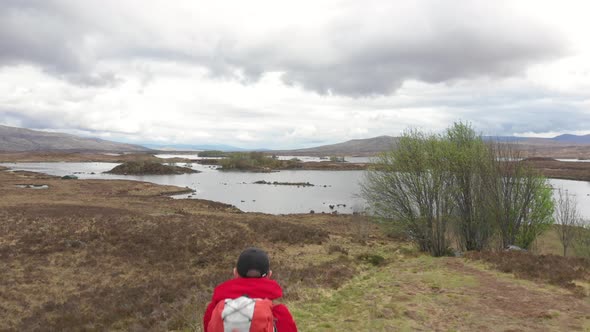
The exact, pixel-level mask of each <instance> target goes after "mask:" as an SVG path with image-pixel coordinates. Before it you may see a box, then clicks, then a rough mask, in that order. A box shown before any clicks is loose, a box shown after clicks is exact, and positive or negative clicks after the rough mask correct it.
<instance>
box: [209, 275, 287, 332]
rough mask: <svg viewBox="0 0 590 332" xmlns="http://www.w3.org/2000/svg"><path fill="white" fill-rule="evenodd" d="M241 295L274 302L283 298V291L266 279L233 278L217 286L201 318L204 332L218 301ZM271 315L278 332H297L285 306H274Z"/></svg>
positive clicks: (274, 282)
mask: <svg viewBox="0 0 590 332" xmlns="http://www.w3.org/2000/svg"><path fill="white" fill-rule="evenodd" d="M242 295H247V296H249V297H251V298H260V299H269V300H276V299H278V298H280V297H282V296H283V289H282V288H281V286H279V284H278V283H277V282H276V281H274V280H271V279H268V278H235V279H231V280H228V281H226V282H224V283H222V284H220V285H218V286H217V287H215V290H214V291H213V297H212V298H211V302H210V303H209V305H208V306H207V310H206V311H205V316H203V324H204V326H205V330H204V331H205V332H207V325H209V321H210V320H211V314H212V313H213V309H215V306H216V305H217V303H218V302H219V301H221V300H225V299H235V298H238V297H240V296H242ZM272 313H273V316H274V318H275V319H276V327H277V331H278V332H297V326H296V325H295V321H294V320H293V316H291V313H290V312H289V309H287V306H285V305H284V304H275V305H274V306H273V308H272Z"/></svg>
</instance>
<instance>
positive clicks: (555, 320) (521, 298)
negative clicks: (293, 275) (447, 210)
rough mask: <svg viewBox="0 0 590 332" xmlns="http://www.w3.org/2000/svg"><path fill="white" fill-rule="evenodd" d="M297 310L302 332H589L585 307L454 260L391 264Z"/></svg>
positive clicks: (588, 305) (557, 292)
mask: <svg viewBox="0 0 590 332" xmlns="http://www.w3.org/2000/svg"><path fill="white" fill-rule="evenodd" d="M390 259H391V261H390V263H389V264H388V265H387V266H384V267H367V270H366V271H365V272H364V273H362V274H361V275H359V276H357V277H355V278H354V279H352V280H351V281H350V282H348V283H347V284H346V285H345V286H343V287H342V288H340V289H338V290H337V291H333V292H329V293H318V294H316V296H312V297H310V299H309V300H306V301H302V302H298V303H294V304H292V305H291V308H292V311H293V313H294V315H295V317H296V319H297V322H298V325H299V327H300V330H301V331H527V330H528V331H566V330H567V331H590V300H589V298H588V297H585V298H577V297H575V296H574V295H572V294H571V293H570V292H569V291H567V290H564V289H561V288H557V287H553V286H549V285H544V284H538V283H534V282H531V281H526V280H519V279H515V278H514V277H512V276H511V275H508V274H502V273H497V272H494V271H490V270H487V269H486V268H485V267H483V266H482V265H478V264H475V263H468V262H466V261H465V260H463V259H458V258H439V259H436V258H431V257H427V256H419V257H415V258H405V259H403V258H396V257H392V258H390Z"/></svg>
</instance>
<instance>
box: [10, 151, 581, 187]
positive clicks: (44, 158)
mask: <svg viewBox="0 0 590 332" xmlns="http://www.w3.org/2000/svg"><path fill="white" fill-rule="evenodd" d="M128 161H151V162H160V163H198V164H200V165H217V160H215V159H190V158H170V159H162V158H158V157H155V156H154V155H153V154H151V153H130V154H123V155H109V154H103V153H64V152H42V153H41V152H18V153H1V152H0V163H6V164H9V163H44V162H46V163H52V162H66V163H69V162H82V163H83V162H110V163H124V162H128ZM523 162H525V163H527V164H529V165H530V166H532V167H533V168H534V169H536V170H538V171H539V172H540V174H541V175H543V176H545V177H547V178H550V179H560V180H572V181H590V162H584V161H559V160H556V159H553V158H532V159H528V160H524V161H523ZM370 166H371V164H370V163H351V162H343V163H341V162H340V163H339V162H330V161H320V162H299V163H297V164H295V165H293V166H291V167H280V168H276V169H270V168H269V169H242V170H241V169H229V170H223V169H219V171H222V172H250V173H270V172H280V171H297V170H304V171H305V170H308V171H312V170H313V171H352V170H366V169H368V168H369V167H370Z"/></svg>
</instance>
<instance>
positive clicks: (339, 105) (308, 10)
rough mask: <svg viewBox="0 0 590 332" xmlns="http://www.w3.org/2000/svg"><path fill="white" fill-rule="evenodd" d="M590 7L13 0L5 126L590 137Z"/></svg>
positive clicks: (264, 138)
mask: <svg viewBox="0 0 590 332" xmlns="http://www.w3.org/2000/svg"><path fill="white" fill-rule="evenodd" d="M587 3H589V2H588V1H551V2H544V1H538V0H536V1H489V0H485V1H474V0H465V1H460V0H456V1H441V0H431V1H429V0H412V1H405V2H404V4H402V1H390V0H383V1H379V0H375V1H370V0H367V1H354V0H348V1H319V0H314V1H289V2H286V1H256V0H250V1H220V0H216V1H202V2H201V1H193V0H176V1H145V0H136V1H135V0H101V1H90V0H88V1H85V0H69V1H66V0H0V124H4V125H10V126H18V127H26V128H31V129H41V130H51V131H60V132H68V133H74V134H81V135H87V136H95V137H101V138H105V139H113V140H119V141H127V142H135V143H146V142H151V143H160V144H173V143H184V144H211V143H222V144H230V145H234V146H239V147H250V148H259V147H266V148H296V147H307V146H315V145H321V144H326V143H336V142H341V141H345V140H349V139H354V138H369V137H375V136H378V135H394V136H395V135H399V134H400V133H401V132H402V131H403V130H404V129H406V128H408V127H412V128H421V129H424V130H428V131H438V130H442V129H444V128H446V127H447V126H448V125H449V124H451V123H452V122H453V121H458V120H462V121H470V122H471V123H472V124H473V125H474V127H476V128H477V129H478V130H479V131H481V132H482V133H484V134H489V135H527V136H555V135H557V134H561V133H566V132H567V133H574V134H588V133H590V37H588V34H589V33H590V20H588V19H587V15H588V13H589V12H590V8H589V7H590V5H589V4H587Z"/></svg>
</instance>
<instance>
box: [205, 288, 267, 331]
mask: <svg viewBox="0 0 590 332" xmlns="http://www.w3.org/2000/svg"><path fill="white" fill-rule="evenodd" d="M272 306H273V304H272V301H271V300H269V299H252V298H249V297H247V296H240V297H238V298H236V299H225V300H222V301H219V302H218V303H217V305H216V306H215V309H213V314H212V315H211V320H210V321H209V325H208V326H207V331H209V332H276V329H275V326H274V317H273V315H272Z"/></svg>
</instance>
